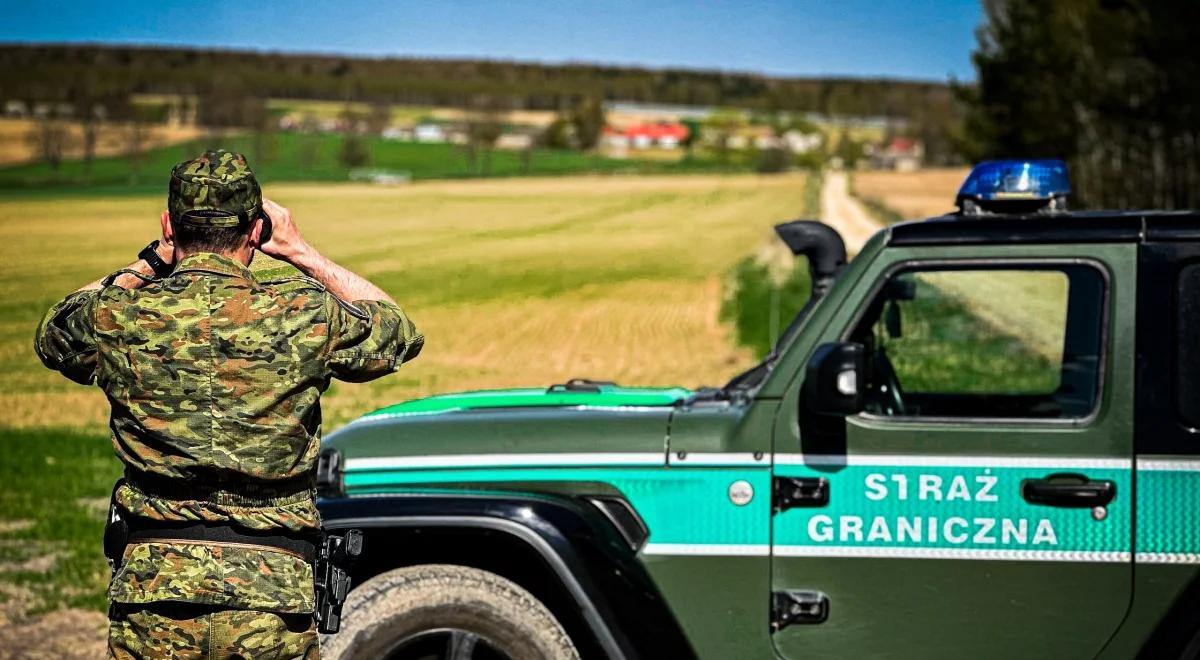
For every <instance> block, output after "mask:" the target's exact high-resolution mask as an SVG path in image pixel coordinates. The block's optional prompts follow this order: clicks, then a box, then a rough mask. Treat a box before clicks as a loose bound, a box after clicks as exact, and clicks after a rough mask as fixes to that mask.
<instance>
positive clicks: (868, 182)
mask: <svg viewBox="0 0 1200 660" xmlns="http://www.w3.org/2000/svg"><path fill="white" fill-rule="evenodd" d="M967 171H968V170H966V169H964V168H946V169H927V170H917V171H915V172H892V171H870V172H855V173H854V178H853V180H852V185H853V193H854V195H855V197H857V198H858V200H859V201H860V202H863V203H864V204H866V206H867V208H868V210H870V211H871V212H872V213H875V214H876V216H877V217H878V218H879V220H880V221H881V222H884V223H891V222H895V221H897V220H901V219H903V220H912V219H916V218H927V217H931V216H935V215H942V214H943V213H949V212H951V211H953V210H954V195H955V193H956V192H957V191H958V187H959V186H960V185H962V182H963V179H965V178H966V176H967Z"/></svg>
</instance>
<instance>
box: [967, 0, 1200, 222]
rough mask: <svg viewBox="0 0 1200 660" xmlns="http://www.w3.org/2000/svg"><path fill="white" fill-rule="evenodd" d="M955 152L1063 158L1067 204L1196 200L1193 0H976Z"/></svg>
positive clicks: (1197, 83)
mask: <svg viewBox="0 0 1200 660" xmlns="http://www.w3.org/2000/svg"><path fill="white" fill-rule="evenodd" d="M984 15H985V23H984V25H983V26H982V27H981V29H980V30H979V32H978V39H979V45H978V49H977V50H976V52H975V55H974V61H975V67H976V70H977V73H978V80H977V82H976V84H975V85H973V86H962V87H960V88H959V90H958V93H959V95H960V97H961V98H962V99H963V101H964V102H965V105H966V108H967V112H966V117H965V122H964V132H963V134H962V136H961V138H960V149H959V150H960V151H961V152H962V153H963V154H964V155H966V156H967V157H968V158H970V159H972V160H978V159H981V158H996V157H1063V158H1066V159H1068V161H1069V165H1070V167H1071V178H1072V181H1073V186H1074V193H1073V199H1075V200H1076V202H1077V205H1086V206H1091V207H1104V208H1196V207H1200V58H1198V57H1197V56H1196V52H1195V49H1196V45H1197V44H1198V43H1200V3H1198V2H1193V1H1187V2H1180V1H1175V0H1055V2H1042V1H1041V0H984Z"/></svg>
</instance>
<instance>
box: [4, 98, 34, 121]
mask: <svg viewBox="0 0 1200 660" xmlns="http://www.w3.org/2000/svg"><path fill="white" fill-rule="evenodd" d="M4 114H5V115H6V116H9V117H24V116H25V115H27V114H29V106H27V105H25V102H24V101H17V100H12V101H7V102H5V104H4Z"/></svg>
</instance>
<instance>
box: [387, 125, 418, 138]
mask: <svg viewBox="0 0 1200 660" xmlns="http://www.w3.org/2000/svg"><path fill="white" fill-rule="evenodd" d="M380 135H381V136H382V137H383V139H385V140H403V141H405V142H412V140H413V130H412V129H411V128H405V127H403V126H388V127H387V128H385V129H383V133H380Z"/></svg>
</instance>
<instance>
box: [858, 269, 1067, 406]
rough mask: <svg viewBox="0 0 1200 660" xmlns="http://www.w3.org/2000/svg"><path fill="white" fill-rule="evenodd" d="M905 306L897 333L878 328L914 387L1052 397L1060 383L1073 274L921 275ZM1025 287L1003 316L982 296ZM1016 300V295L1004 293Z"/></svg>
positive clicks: (907, 385)
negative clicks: (1069, 282) (1019, 300)
mask: <svg viewBox="0 0 1200 660" xmlns="http://www.w3.org/2000/svg"><path fill="white" fill-rule="evenodd" d="M906 277H907V279H909V280H915V284H916V295H915V297H914V299H913V300H911V301H902V302H900V303H898V304H899V305H900V321H901V322H900V328H901V331H902V334H901V335H900V336H898V337H888V336H887V333H886V332H880V333H879V334H881V335H882V336H883V337H884V341H885V342H886V346H887V352H888V356H889V357H890V358H891V360H892V362H893V364H894V366H895V369H896V375H897V377H898V378H899V381H900V383H901V385H902V386H903V387H904V389H906V390H908V391H911V392H942V393H958V394H1017V393H1039V394H1046V393H1050V392H1053V391H1055V390H1056V389H1057V388H1058V385H1059V381H1060V372H1061V368H1062V363H1061V359H1062V347H1063V341H1064V333H1065V328H1066V310H1067V277H1066V275H1064V274H1062V273H1056V272H1049V271H1046V272H1023V271H1008V272H996V271H975V272H961V271H959V272H941V273H936V272H935V273H922V274H920V275H917V276H916V277H912V276H906ZM1015 289H1025V290H1026V291H1025V292H1026V293H1027V294H1029V295H1027V296H1025V297H1024V298H1022V299H1023V300H1025V301H1026V303H1023V304H1022V305H1020V306H1019V307H1018V308H1016V309H1012V310H1009V311H1008V313H1007V314H1006V316H1005V317H1003V318H1001V317H997V316H996V314H995V313H994V310H993V309H992V308H991V307H990V306H989V305H988V304H987V303H986V302H984V301H987V300H995V294H996V293H1001V294H1010V293H1012V292H1013V291H1014V290H1015ZM1005 300H1013V298H1005Z"/></svg>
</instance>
